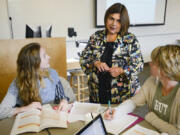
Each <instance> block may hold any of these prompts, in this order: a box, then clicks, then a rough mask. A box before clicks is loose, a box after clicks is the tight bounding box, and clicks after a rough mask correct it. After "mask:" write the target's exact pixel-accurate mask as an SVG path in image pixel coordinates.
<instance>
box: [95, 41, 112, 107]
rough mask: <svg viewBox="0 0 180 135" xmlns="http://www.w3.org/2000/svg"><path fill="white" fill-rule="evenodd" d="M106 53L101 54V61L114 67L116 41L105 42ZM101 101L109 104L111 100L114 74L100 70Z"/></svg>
mask: <svg viewBox="0 0 180 135" xmlns="http://www.w3.org/2000/svg"><path fill="white" fill-rule="evenodd" d="M105 46H106V47H105V50H104V53H103V54H102V56H101V62H104V63H106V64H107V65H108V66H109V67H112V54H113V52H114V49H113V48H114V42H107V43H106V44H105ZM98 80H99V102H100V103H101V104H107V103H108V100H110V101H111V81H112V76H111V74H110V73H109V72H107V71H105V72H99V73H98Z"/></svg>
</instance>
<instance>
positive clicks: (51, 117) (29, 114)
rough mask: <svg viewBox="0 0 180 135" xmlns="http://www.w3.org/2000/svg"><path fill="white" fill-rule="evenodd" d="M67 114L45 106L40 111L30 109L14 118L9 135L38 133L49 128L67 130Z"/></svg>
mask: <svg viewBox="0 0 180 135" xmlns="http://www.w3.org/2000/svg"><path fill="white" fill-rule="evenodd" d="M67 118H68V113H66V112H62V111H61V112H57V111H55V110H53V109H52V108H51V107H49V106H48V107H47V105H45V106H43V107H42V110H41V111H40V110H38V109H32V110H29V111H26V112H23V113H20V114H18V115H17V116H16V119H15V122H14V125H13V128H12V130H11V135H16V134H20V133H24V132H39V131H41V130H43V129H45V128H49V127H61V128H67Z"/></svg>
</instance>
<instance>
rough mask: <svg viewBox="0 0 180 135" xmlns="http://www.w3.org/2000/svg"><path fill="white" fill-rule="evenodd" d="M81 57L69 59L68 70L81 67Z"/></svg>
mask: <svg viewBox="0 0 180 135" xmlns="http://www.w3.org/2000/svg"><path fill="white" fill-rule="evenodd" d="M80 68H81V66H80V64H79V59H67V70H73V69H80Z"/></svg>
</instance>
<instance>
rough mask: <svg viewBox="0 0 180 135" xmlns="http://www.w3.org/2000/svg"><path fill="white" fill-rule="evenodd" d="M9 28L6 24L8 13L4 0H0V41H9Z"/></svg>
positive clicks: (7, 23)
mask: <svg viewBox="0 0 180 135" xmlns="http://www.w3.org/2000/svg"><path fill="white" fill-rule="evenodd" d="M9 38H11V36H10V27H9V22H8V12H7V4H6V0H0V39H9Z"/></svg>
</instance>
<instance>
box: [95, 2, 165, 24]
mask: <svg viewBox="0 0 180 135" xmlns="http://www.w3.org/2000/svg"><path fill="white" fill-rule="evenodd" d="M118 2H120V3H122V4H124V5H125V6H126V8H127V10H128V14H129V18H130V24H131V26H142V25H163V24H165V15H166V5H167V0H96V27H104V16H105V12H106V10H107V9H108V8H109V7H110V6H111V5H113V4H114V3H118Z"/></svg>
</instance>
